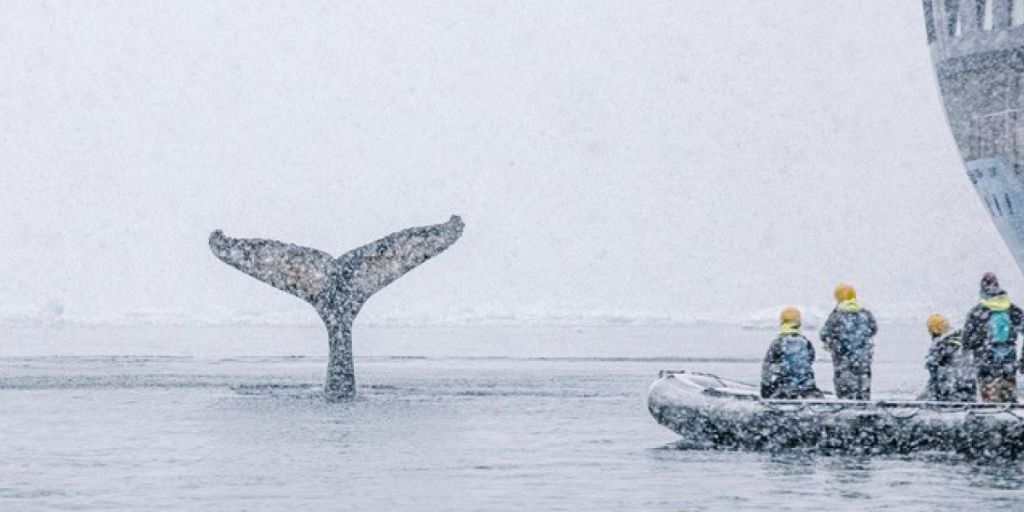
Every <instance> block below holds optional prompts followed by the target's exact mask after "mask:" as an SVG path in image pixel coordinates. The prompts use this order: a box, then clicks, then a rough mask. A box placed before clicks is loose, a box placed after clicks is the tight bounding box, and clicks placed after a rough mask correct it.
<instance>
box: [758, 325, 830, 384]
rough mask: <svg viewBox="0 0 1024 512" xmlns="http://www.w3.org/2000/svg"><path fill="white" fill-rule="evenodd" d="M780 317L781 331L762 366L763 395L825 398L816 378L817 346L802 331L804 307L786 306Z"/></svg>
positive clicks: (769, 347) (770, 346)
mask: <svg viewBox="0 0 1024 512" xmlns="http://www.w3.org/2000/svg"><path fill="white" fill-rule="evenodd" d="M779 321H780V324H781V325H780V327H779V335H778V336H777V337H776V338H775V339H774V340H772V342H771V344H770V345H769V346H768V353H767V354H765V356H764V365H763V366H762V367H761V397H762V398H776V399H803V398H822V397H823V395H822V393H821V391H820V390H818V386H817V385H816V384H815V382H814V367H813V364H814V346H813V345H811V342H810V340H808V339H807V338H805V337H804V336H803V335H802V334H800V310H798V309H796V308H793V307H788V308H786V309H783V310H782V313H781V314H780V315H779Z"/></svg>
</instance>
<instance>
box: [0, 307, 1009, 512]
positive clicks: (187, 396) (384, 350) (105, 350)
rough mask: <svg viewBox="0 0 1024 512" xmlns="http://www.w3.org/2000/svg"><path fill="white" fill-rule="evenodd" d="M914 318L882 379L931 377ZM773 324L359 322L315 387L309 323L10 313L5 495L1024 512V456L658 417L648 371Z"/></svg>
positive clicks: (0, 419)
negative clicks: (765, 432) (686, 429)
mask: <svg viewBox="0 0 1024 512" xmlns="http://www.w3.org/2000/svg"><path fill="white" fill-rule="evenodd" d="M923 331H924V329H923V327H922V326H918V325H912V326H906V325H899V324H892V325H883V326H882V332H881V334H880V336H879V338H878V345H877V363H876V365H875V394H876V395H888V396H893V397H913V396H914V395H916V394H917V393H918V392H919V391H920V390H921V389H922V387H923V386H924V383H925V380H926V374H925V371H924V368H923V358H924V355H925V352H926V350H927V343H928V341H927V339H926V336H925V335H924V332H923ZM771 337H772V333H771V332H770V331H759V330H744V329H742V328H739V327H734V326H724V325H699V326H670V325H665V326H650V325H647V326H644V325H641V326H637V325H615V326H582V327H565V326H558V327H551V326H520V327H508V326H471V327H361V326H359V325H357V328H356V332H355V338H356V346H355V350H356V354H357V355H358V357H357V358H356V369H357V372H358V374H357V378H358V381H359V385H360V387H359V392H360V397H359V398H358V399H357V400H355V401H353V402H350V403H342V404H328V403H325V402H324V401H323V399H322V397H321V395H320V386H321V384H322V380H323V376H324V366H325V355H326V341H325V335H324V333H323V331H322V328H320V327H308V328H306V327H252V326H234V327H166V326H131V327H126V326H121V327H105V326H93V327H88V326H70V325H65V326H21V327H5V328H4V329H3V338H2V343H0V510H2V511H36V510H82V511H101V510H103V511H107V510H109V511H126V510H131V511H148V510H174V511H203V510H210V511H275V512H279V511H346V510H361V511H363V510H365V511H385V510H386V511H405V510H410V511H412V510H415V511H448V510H518V511H527V510H529V511H541V510H544V511H549V510H551V511H554V510H566V511H570V510H571V511H584V510H594V511H615V510H630V511H635V510H644V511H662V510H664V511H701V510H729V511H734V510H773V511H778V510H815V511H818V510H858V511H864V510H900V511H908V510H928V511H931V510H963V509H972V510H979V511H981V510H986V511H988V510H1024V463H1020V462H999V463H994V462H988V463H979V462H975V461H970V460H964V459H961V458H959V457H957V456H954V455H948V454H919V455H914V456H884V457H877V456H876V457H863V456H836V455H829V456H824V455H811V454H803V453H774V454H769V453H755V452H733V451H691V450H684V449H680V448H679V447H678V446H677V445H676V443H677V441H678V437H677V436H676V435H675V434H673V433H672V432H670V431H668V430H666V429H665V428H663V427H661V426H659V425H658V424H657V423H655V422H654V420H653V419H652V418H651V417H650V415H649V413H648V412H647V409H646V404H645V397H646V392H647V387H648V386H649V385H650V383H651V382H652V381H653V379H654V378H655V377H656V375H657V372H658V371H659V370H662V369H687V370H697V371H707V372H713V373H717V374H719V375H722V376H727V377H731V378H735V379H738V380H747V381H751V382H754V381H756V380H757V378H758V373H759V369H760V360H761V357H762V356H763V354H764V350H765V348H766V346H767V343H768V341H769V340H770V339H771ZM817 348H820V344H819V345H817ZM819 359H820V360H819V362H818V364H817V365H816V370H817V374H818V382H819V385H820V386H821V387H823V388H826V389H832V385H831V384H832V383H831V379H830V375H831V366H830V364H829V363H828V360H827V355H826V354H824V353H819Z"/></svg>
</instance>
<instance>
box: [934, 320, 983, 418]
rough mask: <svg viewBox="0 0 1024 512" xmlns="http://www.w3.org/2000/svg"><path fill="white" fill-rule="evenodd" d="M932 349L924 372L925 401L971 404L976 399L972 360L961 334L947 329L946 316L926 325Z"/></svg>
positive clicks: (976, 388)
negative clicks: (925, 380) (925, 375)
mask: <svg viewBox="0 0 1024 512" xmlns="http://www.w3.org/2000/svg"><path fill="white" fill-rule="evenodd" d="M926 325H927V327H928V334H931V336H932V346H931V348H930V349H929V350H928V359H927V360H926V361H925V368H926V369H927V370H928V388H927V390H926V391H925V394H924V397H923V399H924V400H934V401H937V402H974V401H976V400H977V399H978V387H977V382H976V379H977V377H976V375H975V374H976V372H975V370H974V357H973V355H972V354H971V351H970V350H968V349H966V348H965V347H964V345H963V335H962V333H961V331H959V330H957V331H953V330H950V328H949V320H947V319H946V317H945V316H942V315H939V314H935V315H930V316H929V317H928V320H927V321H926Z"/></svg>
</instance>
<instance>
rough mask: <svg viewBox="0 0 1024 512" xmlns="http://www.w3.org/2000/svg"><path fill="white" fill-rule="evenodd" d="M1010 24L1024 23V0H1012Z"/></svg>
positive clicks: (1017, 25) (1016, 25)
mask: <svg viewBox="0 0 1024 512" xmlns="http://www.w3.org/2000/svg"><path fill="white" fill-rule="evenodd" d="M1010 25H1012V26H1014V27H1019V26H1021V25H1024V0H1010Z"/></svg>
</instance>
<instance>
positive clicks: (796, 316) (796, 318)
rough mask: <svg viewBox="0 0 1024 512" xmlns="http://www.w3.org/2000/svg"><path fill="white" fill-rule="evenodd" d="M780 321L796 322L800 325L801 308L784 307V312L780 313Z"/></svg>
mask: <svg viewBox="0 0 1024 512" xmlns="http://www.w3.org/2000/svg"><path fill="white" fill-rule="evenodd" d="M779 321H780V322H782V323H787V322H788V323H794V324H797V325H799V324H800V310H799V309H797V308H794V307H792V306H790V307H788V308H785V309H783V310H782V313H779Z"/></svg>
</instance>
